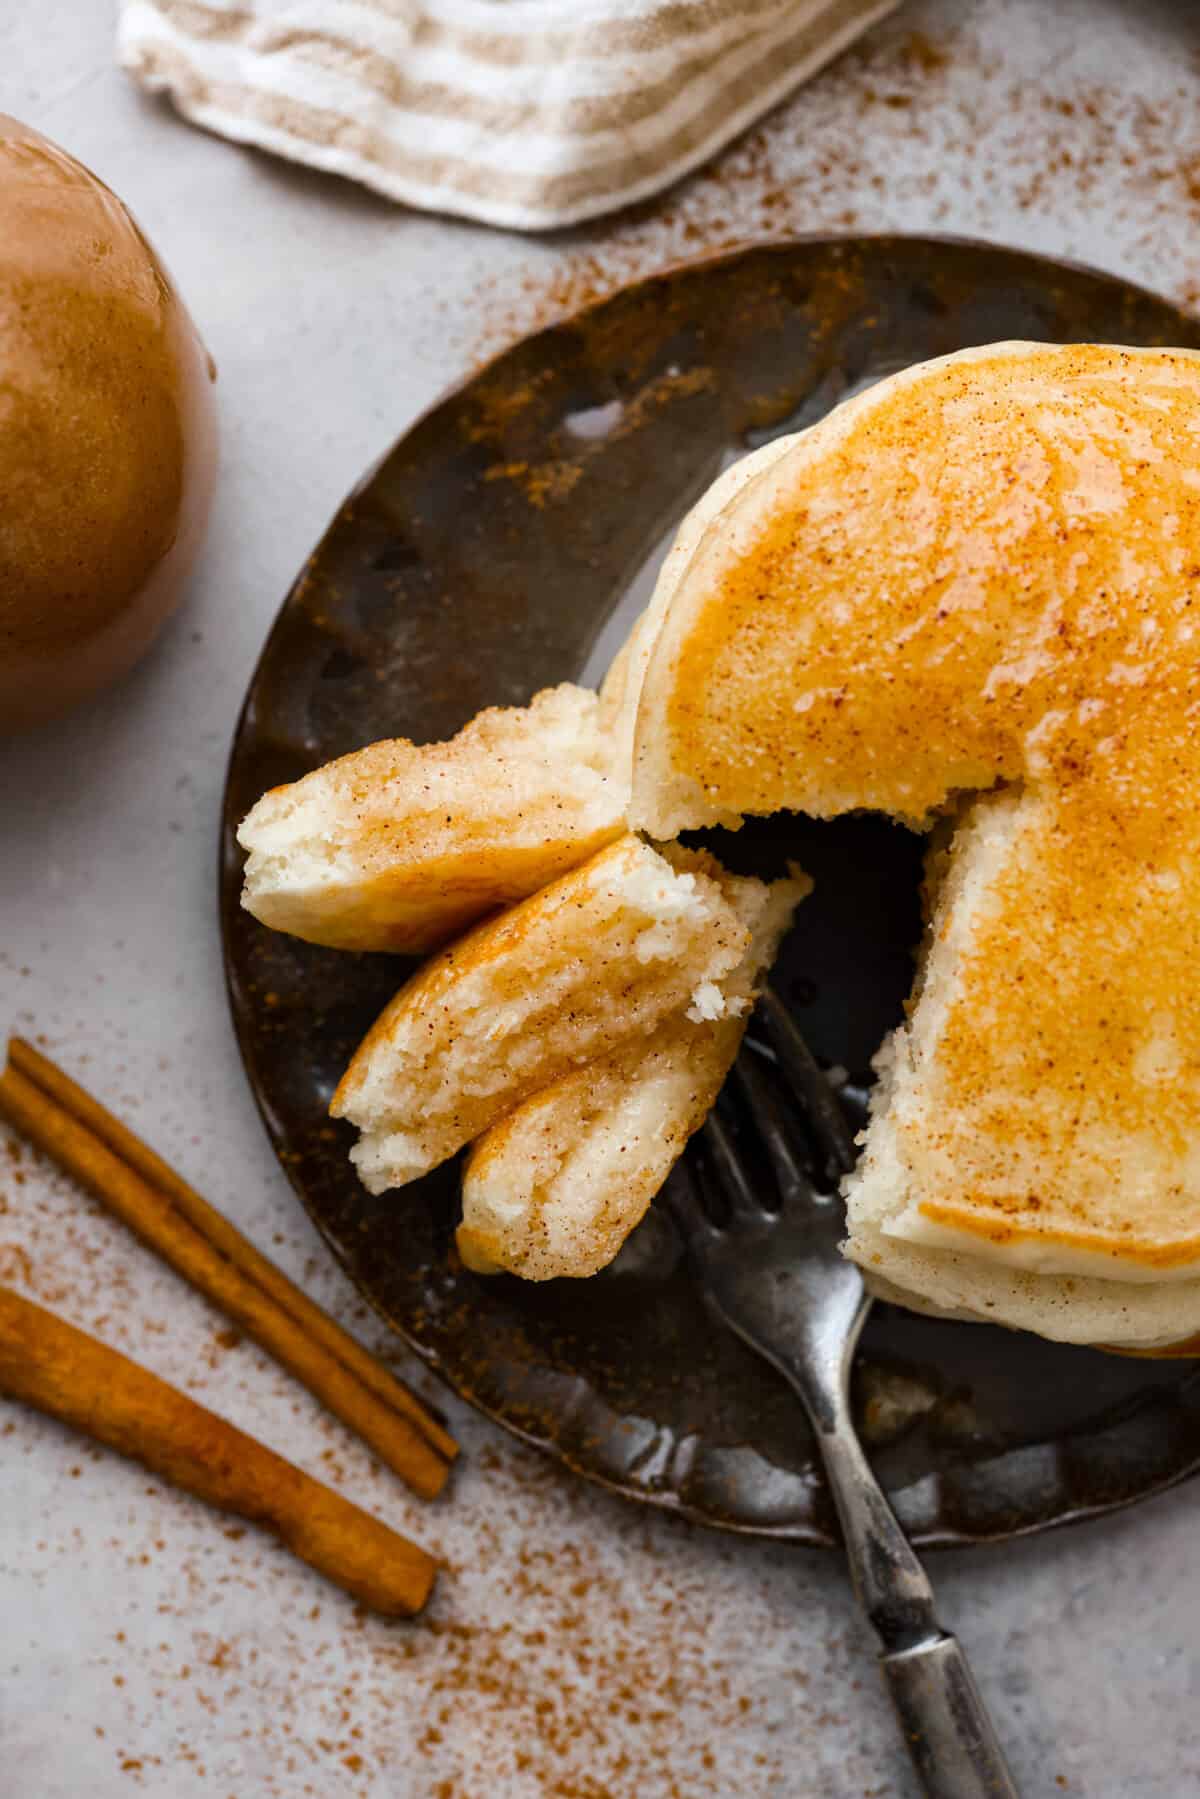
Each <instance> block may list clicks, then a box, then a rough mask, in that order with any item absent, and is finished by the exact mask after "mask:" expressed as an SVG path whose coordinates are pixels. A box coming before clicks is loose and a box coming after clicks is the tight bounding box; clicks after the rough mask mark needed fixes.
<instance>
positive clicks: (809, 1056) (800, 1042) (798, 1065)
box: [758, 984, 854, 1175]
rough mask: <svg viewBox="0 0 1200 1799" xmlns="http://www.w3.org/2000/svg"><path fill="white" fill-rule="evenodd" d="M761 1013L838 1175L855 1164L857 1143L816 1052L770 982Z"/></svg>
mask: <svg viewBox="0 0 1200 1799" xmlns="http://www.w3.org/2000/svg"><path fill="white" fill-rule="evenodd" d="M758 1014H759V1017H760V1018H761V1019H762V1022H763V1024H764V1025H765V1027H766V1031H767V1035H768V1037H769V1038H770V1040H771V1047H772V1049H773V1050H774V1051H775V1054H776V1055H777V1056H778V1057H779V1065H780V1067H781V1068H782V1070H783V1072H784V1074H785V1075H786V1076H787V1079H788V1082H789V1083H790V1085H791V1086H792V1088H793V1089H794V1090H795V1092H796V1093H797V1094H798V1095H799V1097H800V1098H801V1099H802V1100H803V1101H804V1104H805V1107H806V1109H807V1111H808V1116H809V1122H810V1123H811V1125H812V1127H813V1130H814V1131H815V1132H816V1134H817V1136H818V1137H819V1139H820V1141H821V1146H822V1148H823V1149H824V1152H825V1155H826V1157H827V1159H828V1161H829V1164H830V1171H831V1173H833V1174H834V1175H842V1174H849V1172H850V1170H851V1169H852V1168H853V1167H854V1143H853V1140H852V1138H851V1136H850V1132H849V1130H848V1128H847V1126H846V1120H845V1119H844V1118H843V1117H842V1109H841V1106H840V1105H839V1104H838V1100H837V1096H836V1095H835V1093H834V1092H833V1090H832V1088H831V1087H830V1085H829V1082H828V1081H827V1080H826V1079H825V1076H824V1075H823V1074H822V1073H821V1070H820V1069H819V1068H818V1066H817V1064H816V1061H815V1059H814V1057H813V1053H812V1051H811V1050H810V1049H809V1047H808V1045H807V1043H806V1042H805V1041H804V1039H803V1037H802V1036H801V1035H800V1032H799V1031H798V1030H797V1029H796V1026H795V1023H794V1022H793V1019H792V1015H791V1013H790V1012H789V1011H788V1009H787V1007H786V1006H785V1005H784V1003H783V1001H782V1000H781V999H780V997H779V995H778V994H777V993H776V991H775V989H774V987H772V986H770V985H769V984H768V985H767V986H766V987H764V988H763V991H762V994H761V996H760V998H759V1002H758Z"/></svg>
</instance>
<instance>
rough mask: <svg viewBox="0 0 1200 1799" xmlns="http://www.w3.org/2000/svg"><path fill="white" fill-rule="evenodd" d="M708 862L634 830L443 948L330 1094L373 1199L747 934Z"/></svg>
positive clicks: (622, 1027)
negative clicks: (355, 1137) (353, 1137)
mask: <svg viewBox="0 0 1200 1799" xmlns="http://www.w3.org/2000/svg"><path fill="white" fill-rule="evenodd" d="M729 879H730V877H727V876H725V875H724V873H723V871H722V870H721V868H720V865H719V864H718V863H717V862H716V861H715V860H714V858H713V857H711V856H706V855H704V854H702V853H699V852H691V851H686V850H680V849H676V848H674V847H670V848H667V849H665V850H664V851H663V852H662V853H661V854H660V853H659V852H658V851H656V850H654V849H652V848H651V847H650V846H649V844H646V843H643V842H642V840H641V839H640V838H638V837H635V836H633V835H626V836H624V837H621V838H618V840H617V841H616V842H615V843H613V844H610V845H609V846H608V848H607V849H604V850H601V851H600V852H599V854H597V855H596V856H593V857H592V858H591V860H590V861H588V862H586V863H585V864H584V865H583V866H582V867H581V868H577V869H574V870H572V872H571V873H570V874H568V875H564V876H563V877H562V878H561V879H560V880H558V881H555V882H553V883H552V884H551V885H550V886H548V887H546V888H544V889H543V890H542V891H541V892H540V893H536V894H534V895H533V897H532V898H530V899H527V900H525V901H523V902H522V903H521V904H520V905H518V906H514V907H512V908H511V909H510V910H509V911H507V912H504V913H502V914H501V915H500V916H499V917H498V918H495V919H491V920H489V921H488V922H487V923H485V924H483V925H480V926H478V927H477V928H476V929H475V930H474V931H472V932H470V933H469V934H468V935H467V936H466V937H464V938H462V939H460V940H459V941H458V942H456V943H454V944H452V945H451V946H450V948H448V949H446V950H443V951H442V953H441V954H440V955H438V956H435V957H434V958H433V959H432V960H431V961H430V962H428V963H426V965H425V966H424V967H423V968H421V969H420V970H419V971H418V972H417V974H415V975H414V976H413V978H412V980H410V981H409V982H408V983H407V984H406V985H405V986H404V987H402V988H401V990H400V992H399V993H398V994H397V995H396V997H395V999H394V1000H393V1001H392V1002H391V1004H390V1005H389V1006H388V1007H386V1009H385V1010H384V1012H383V1013H382V1015H381V1016H380V1018H379V1019H378V1021H377V1022H376V1024H375V1025H374V1027H373V1029H372V1030H371V1031H370V1032H369V1033H368V1035H367V1037H366V1038H365V1040H364V1041H363V1043H362V1045H361V1046H360V1048H359V1050H358V1052H357V1054H356V1055H355V1057H354V1060H353V1061H352V1062H351V1064H350V1067H349V1068H348V1069H347V1071H346V1074H345V1076H344V1078H343V1080H342V1082H341V1085H340V1086H339V1087H338V1090H337V1092H336V1093H335V1095H334V1098H333V1104H332V1105H331V1107H330V1111H331V1112H332V1114H333V1115H334V1117H338V1118H348V1119H349V1120H350V1121H351V1123H352V1124H356V1125H357V1126H358V1127H359V1129H360V1131H361V1132H362V1136H361V1138H360V1141H359V1143H358V1144H357V1145H356V1147H355V1149H354V1150H353V1151H352V1152H351V1153H352V1159H353V1161H354V1162H355V1164H356V1166H357V1168H358V1171H359V1175H360V1178H361V1179H362V1181H363V1184H364V1185H365V1186H366V1187H368V1188H369V1189H370V1191H371V1192H373V1193H380V1192H383V1191H384V1190H385V1189H387V1188H389V1187H397V1186H402V1185H403V1184H404V1183H405V1182H406V1181H410V1180H414V1179H415V1178H416V1177H417V1176H418V1175H420V1174H424V1173H425V1172H426V1171H427V1170H428V1169H430V1168H433V1167H435V1166H436V1165H437V1164H438V1163H439V1162H442V1161H444V1160H445V1159H446V1157H447V1156H451V1155H453V1154H454V1152H455V1150H457V1149H459V1148H460V1147H461V1146H462V1145H463V1144H464V1143H467V1142H469V1141H470V1140H471V1139H472V1138H473V1137H477V1136H479V1135H480V1133H481V1132H483V1131H485V1130H487V1128H488V1127H489V1126H490V1125H492V1124H494V1123H495V1122H496V1120H497V1119H499V1118H501V1117H503V1115H504V1114H505V1113H506V1112H510V1111H511V1110H512V1109H513V1107H514V1106H516V1105H519V1104H520V1102H521V1101H522V1100H523V1099H525V1098H527V1097H528V1095H529V1094H531V1093H534V1092H536V1091H537V1090H538V1089H539V1088H541V1087H545V1086H547V1085H548V1084H549V1083H550V1082H552V1081H555V1080H557V1079H558V1078H559V1077H560V1076H561V1075H563V1074H565V1073H567V1072H568V1070H570V1069H571V1068H573V1067H575V1066H577V1065H579V1064H581V1063H583V1062H587V1061H591V1060H593V1059H594V1058H595V1057H597V1056H600V1055H604V1054H606V1053H607V1052H608V1051H609V1050H611V1049H615V1048H616V1047H617V1045H618V1044H620V1043H622V1042H624V1041H625V1040H626V1039H627V1038H630V1037H634V1038H636V1037H640V1038H642V1039H645V1038H646V1037H648V1036H649V1035H650V1033H651V1032H652V1031H654V1030H655V1029H656V1028H657V1026H658V1025H659V1024H661V1023H662V1021H663V1020H664V1019H665V1018H668V1017H669V1016H670V1015H671V1014H672V1013H673V1012H677V1011H679V1010H680V1009H681V1008H683V1007H687V1006H689V1005H692V1004H696V1005H698V1006H699V1007H701V1008H703V1009H705V1010H706V1011H707V1012H708V1013H710V1014H711V1015H713V1016H720V1015H721V1014H722V1013H723V1012H724V1010H725V1004H724V1000H723V998H722V997H721V994H720V989H719V985H718V984H719V983H720V981H721V980H722V979H723V978H724V977H725V976H726V975H727V974H728V973H729V972H730V970H731V969H732V968H733V967H734V966H735V965H736V963H737V962H738V961H739V960H740V958H741V957H742V955H743V954H744V952H745V950H746V946H747V944H748V942H749V937H750V933H749V931H748V930H747V929H746V927H745V925H744V924H742V923H741V921H740V919H739V917H738V914H737V910H736V906H735V904H734V902H733V901H732V900H731V899H730V898H728V897H727V896H726V893H725V891H724V885H723V884H724V882H725V881H727V880H729Z"/></svg>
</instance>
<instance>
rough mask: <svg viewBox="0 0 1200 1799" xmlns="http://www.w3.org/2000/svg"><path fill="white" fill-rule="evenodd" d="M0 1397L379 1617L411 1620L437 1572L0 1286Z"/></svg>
mask: <svg viewBox="0 0 1200 1799" xmlns="http://www.w3.org/2000/svg"><path fill="white" fill-rule="evenodd" d="M0 1393H3V1394H5V1395H6V1396H7V1397H8V1398H10V1399H19V1400H22V1401H24V1403H25V1404H26V1405H31V1406H35V1407H36V1408H37V1410H38V1411H40V1412H45V1413H47V1414H48V1415H49V1416H50V1417H52V1418H58V1419H60V1420H61V1421H62V1422H63V1423H64V1424H69V1425H71V1426H72V1427H73V1428H74V1429H76V1430H80V1431H83V1432H85V1433H86V1435H87V1436H89V1437H92V1438H94V1439H95V1440H96V1441H97V1442H99V1443H105V1444H107V1445H108V1447H109V1448H110V1449H116V1450H118V1451H119V1452H120V1453H121V1454H122V1455H125V1456H129V1457H131V1458H132V1459H133V1460H134V1461H138V1462H141V1463H142V1465H143V1466H144V1467H146V1468H149V1469H150V1470H151V1471H152V1473H154V1474H157V1475H159V1476H161V1478H162V1479H163V1480H165V1481H169V1482H170V1484H171V1485H172V1486H174V1487H181V1488H182V1489H183V1491H184V1492H186V1493H192V1494H194V1495H195V1496H196V1498H197V1499H203V1500H205V1501H207V1503H208V1504H209V1505H214V1506H217V1507H219V1508H220V1509H221V1510H222V1511H225V1512H233V1513H234V1514H235V1515H236V1516H237V1517H239V1518H245V1519H247V1520H248V1521H249V1522H250V1523H252V1524H260V1525H262V1526H263V1527H264V1528H265V1529H267V1530H269V1531H272V1532H273V1533H274V1534H275V1536H277V1537H278V1538H279V1539H280V1541H281V1542H283V1543H284V1544H286V1546H287V1548H288V1549H290V1550H291V1552H292V1554H293V1555H296V1556H299V1558H300V1560H301V1561H303V1562H307V1563H308V1565H309V1567H311V1568H316V1569H317V1570H318V1572H319V1573H321V1574H324V1575H325V1576H326V1577H327V1578H328V1579H329V1580H331V1581H333V1582H334V1583H335V1584H336V1585H337V1586H339V1587H341V1588H342V1590H343V1591H344V1592H346V1593H349V1594H350V1595H351V1596H352V1597H353V1598H355V1599H358V1600H361V1601H362V1603H363V1604H364V1605H367V1606H370V1608H371V1610H372V1611H376V1612H381V1613H382V1614H383V1615H384V1617H388V1618H398V1617H407V1616H410V1615H411V1614H412V1613H414V1612H419V1611H420V1610H421V1607H422V1606H423V1605H424V1604H425V1601H426V1600H427V1599H428V1597H429V1594H430V1591H431V1590H432V1587H433V1583H434V1580H435V1578H436V1575H437V1563H436V1562H435V1561H434V1560H433V1558H432V1557H431V1556H429V1555H427V1554H426V1553H425V1551H424V1550H423V1549H420V1548H418V1547H417V1545H416V1544H415V1543H410V1542H409V1541H408V1540H407V1539H406V1538H405V1537H402V1536H399V1535H398V1534H397V1533H396V1532H395V1531H393V1530H389V1528H388V1527H387V1525H386V1524H383V1523H381V1522H380V1520H379V1519H378V1518H373V1517H372V1516H371V1515H370V1513H369V1512H364V1511H361V1510H360V1509H359V1508H358V1506H356V1505H352V1504H351V1503H350V1501H349V1500H348V1499H343V1498H342V1497H341V1496H340V1494H338V1493H334V1492H332V1491H331V1489H330V1488H328V1487H325V1486H322V1485H321V1483H320V1482H319V1481H315V1480H312V1479H310V1477H309V1476H308V1475H307V1474H305V1473H303V1472H302V1471H301V1469H299V1468H296V1467H294V1466H293V1465H292V1463H291V1462H286V1461H284V1459H283V1457H282V1456H278V1455H276V1454H275V1453H274V1451H273V1450H270V1449H267V1448H265V1447H264V1446H263V1445H262V1444H261V1443H257V1442H256V1441H255V1440H254V1438H253V1437H248V1436H246V1434H245V1433H244V1432H243V1431H240V1430H238V1429H237V1428H236V1427H235V1426H234V1425H232V1424H228V1423H226V1421H225V1419H223V1418H219V1417H218V1416H217V1415H216V1413H215V1412H210V1411H208V1410H207V1409H206V1408H205V1407H204V1406H202V1405H198V1404H197V1403H196V1401H195V1400H194V1399H189V1398H188V1397H187V1396H186V1394H183V1393H180V1392H178V1391H177V1390H176V1389H175V1388H174V1387H171V1386H168V1385H167V1383H166V1381H163V1380H159V1378H158V1376H157V1375H155V1374H151V1373H150V1372H149V1371H148V1370H147V1369H145V1368H141V1367H139V1366H138V1364H137V1363H136V1362H131V1361H130V1360H129V1359H128V1357H126V1356H123V1355H120V1354H118V1352H117V1351H116V1350H115V1349H109V1348H107V1347H106V1346H105V1345H104V1344H103V1343H99V1342H97V1340H96V1339H95V1338H94V1337H89V1336H88V1335H87V1334H86V1333H85V1332H83V1331H80V1330H76V1329H75V1327H74V1325H71V1324H67V1323H66V1322H65V1321H64V1320H63V1319H61V1318H58V1317H56V1316H55V1315H54V1313H53V1312H47V1311H45V1310H43V1308H42V1307H41V1306H37V1305H34V1304H33V1303H32V1302H31V1301H30V1300H27V1299H22V1298H20V1297H19V1296H18V1295H17V1294H16V1293H12V1292H9V1291H8V1290H7V1289H6V1288H3V1287H0Z"/></svg>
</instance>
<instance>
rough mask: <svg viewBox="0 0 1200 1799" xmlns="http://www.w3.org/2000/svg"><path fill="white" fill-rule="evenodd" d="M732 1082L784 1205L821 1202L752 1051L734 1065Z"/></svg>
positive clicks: (743, 1054) (770, 1085)
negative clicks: (816, 1200) (760, 1141)
mask: <svg viewBox="0 0 1200 1799" xmlns="http://www.w3.org/2000/svg"><path fill="white" fill-rule="evenodd" d="M733 1079H734V1082H735V1084H736V1086H737V1089H738V1092H739V1093H740V1095H741V1098H742V1100H743V1102H744V1104H745V1108H746V1111H747V1112H748V1113H749V1115H750V1117H751V1118H752V1119H753V1120H754V1125H755V1129H756V1130H757V1132H758V1135H759V1137H760V1139H761V1140H762V1144H763V1147H764V1148H765V1149H766V1152H767V1155H768V1156H769V1157H770V1161H771V1167H772V1168H773V1169H774V1171H775V1179H776V1180H777V1181H778V1183H779V1191H780V1195H781V1197H782V1198H783V1201H784V1203H785V1204H787V1203H788V1202H790V1201H792V1200H796V1199H803V1200H804V1201H806V1202H808V1201H811V1200H813V1199H815V1198H819V1197H820V1195H818V1194H814V1191H813V1184H812V1180H811V1178H810V1176H809V1174H808V1172H807V1170H806V1169H805V1167H804V1165H803V1163H802V1162H801V1161H800V1159H799V1158H798V1156H797V1155H796V1152H795V1150H794V1149H793V1148H792V1144H791V1139H790V1134H789V1132H788V1128H787V1122H786V1120H785V1117H784V1113H783V1108H782V1107H781V1106H780V1104H779V1100H778V1098H777V1097H776V1094H775V1092H774V1089H773V1086H772V1083H771V1082H770V1081H769V1080H768V1079H767V1078H766V1075H765V1073H764V1071H763V1069H762V1068H761V1067H760V1066H759V1060H758V1057H757V1056H756V1055H755V1053H754V1052H753V1050H746V1051H744V1052H743V1053H742V1054H741V1055H740V1056H739V1057H738V1059H737V1061H736V1062H735V1063H734V1065H733Z"/></svg>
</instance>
